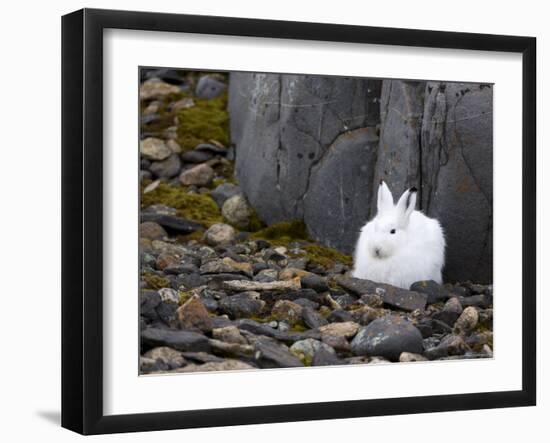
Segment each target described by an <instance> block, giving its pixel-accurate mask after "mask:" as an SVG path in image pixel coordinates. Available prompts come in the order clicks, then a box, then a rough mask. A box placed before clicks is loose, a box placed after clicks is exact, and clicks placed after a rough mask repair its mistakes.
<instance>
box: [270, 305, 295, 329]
mask: <svg viewBox="0 0 550 443" xmlns="http://www.w3.org/2000/svg"><path fill="white" fill-rule="evenodd" d="M302 310H303V308H302V307H301V306H300V305H299V304H296V303H294V302H292V301H289V300H279V301H278V302H276V303H275V305H274V306H273V309H272V310H271V315H272V316H273V317H274V318H275V319H276V320H279V321H286V322H287V323H288V324H290V325H295V324H296V323H298V322H299V321H300V320H301V318H302Z"/></svg>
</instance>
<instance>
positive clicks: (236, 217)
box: [222, 194, 252, 229]
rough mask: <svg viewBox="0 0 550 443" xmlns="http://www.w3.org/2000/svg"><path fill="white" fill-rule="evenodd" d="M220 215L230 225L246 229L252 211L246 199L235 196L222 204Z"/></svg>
mask: <svg viewBox="0 0 550 443" xmlns="http://www.w3.org/2000/svg"><path fill="white" fill-rule="evenodd" d="M222 215H223V216H224V218H225V219H226V220H227V221H228V222H229V223H230V224H231V225H233V226H236V227H238V228H240V229H246V228H247V227H248V225H249V223H250V217H251V216H252V210H251V209H250V206H249V205H248V203H247V201H246V199H245V198H244V197H243V196H242V195H241V194H237V195H234V196H233V197H230V198H228V199H227V200H226V201H225V202H224V204H223V206H222Z"/></svg>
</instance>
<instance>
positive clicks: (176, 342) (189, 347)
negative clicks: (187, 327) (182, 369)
mask: <svg viewBox="0 0 550 443" xmlns="http://www.w3.org/2000/svg"><path fill="white" fill-rule="evenodd" d="M141 343H142V345H145V346H148V347H151V348H153V347H156V346H168V347H170V348H173V349H176V350H177V351H184V352H187V351H192V352H197V351H204V352H208V351H210V344H209V343H208V338H207V337H205V336H204V335H202V334H199V333H197V332H190V331H184V330H170V329H160V328H147V329H145V330H144V331H142V332H141Z"/></svg>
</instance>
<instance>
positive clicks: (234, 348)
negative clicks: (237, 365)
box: [209, 339, 254, 360]
mask: <svg viewBox="0 0 550 443" xmlns="http://www.w3.org/2000/svg"><path fill="white" fill-rule="evenodd" d="M209 342H210V346H211V347H212V351H213V352H214V353H216V354H219V355H222V356H224V357H236V358H243V359H247V360H250V359H251V358H252V357H253V355H254V347H253V346H251V345H248V344H241V343H228V342H225V341H221V340H217V339H211V340H210V341H209Z"/></svg>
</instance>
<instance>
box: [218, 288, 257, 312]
mask: <svg viewBox="0 0 550 443" xmlns="http://www.w3.org/2000/svg"><path fill="white" fill-rule="evenodd" d="M259 295H260V294H258V293H257V292H252V291H249V292H242V293H240V294H235V295H232V296H229V297H225V298H223V299H222V300H220V301H219V307H220V310H221V311H222V312H224V313H225V314H227V315H229V317H230V318H242V317H253V316H256V315H258V314H259V313H260V312H261V311H262V309H263V308H264V306H265V302H264V301H263V300H260V298H259Z"/></svg>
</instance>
